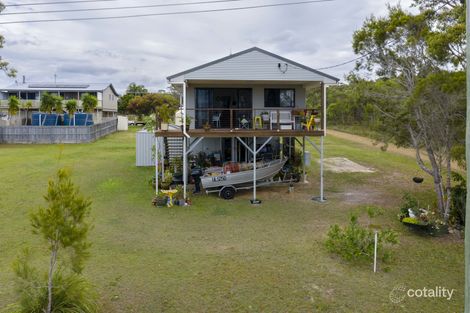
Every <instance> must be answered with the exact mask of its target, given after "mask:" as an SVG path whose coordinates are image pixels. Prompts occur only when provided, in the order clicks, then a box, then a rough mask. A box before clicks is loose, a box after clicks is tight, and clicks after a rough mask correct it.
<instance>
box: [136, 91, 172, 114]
mask: <svg viewBox="0 0 470 313" xmlns="http://www.w3.org/2000/svg"><path fill="white" fill-rule="evenodd" d="M163 104H168V105H169V106H171V107H178V106H179V100H178V99H176V98H175V97H174V96H172V95H171V94H168V93H149V94H146V95H143V96H138V97H135V98H134V99H132V100H131V101H130V103H129V107H128V109H129V112H131V113H133V114H137V115H140V116H141V115H150V114H156V113H157V108H158V107H160V106H162V105H163Z"/></svg>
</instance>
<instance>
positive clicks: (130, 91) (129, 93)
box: [118, 83, 148, 114]
mask: <svg viewBox="0 0 470 313" xmlns="http://www.w3.org/2000/svg"><path fill="white" fill-rule="evenodd" d="M147 93H148V90H147V88H145V87H144V85H137V84H136V83H130V84H129V86H128V87H127V90H126V94H125V95H123V96H122V97H120V98H119V101H118V112H119V113H121V114H126V113H127V112H128V106H129V103H130V102H131V100H132V99H134V98H135V97H137V96H143V95H145V94H147Z"/></svg>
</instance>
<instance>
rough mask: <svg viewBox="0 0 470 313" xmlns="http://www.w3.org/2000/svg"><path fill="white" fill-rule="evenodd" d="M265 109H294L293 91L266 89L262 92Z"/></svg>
mask: <svg viewBox="0 0 470 313" xmlns="http://www.w3.org/2000/svg"><path fill="white" fill-rule="evenodd" d="M264 106H265V107H275V108H277V107H281V108H293V107H295V89H275V88H267V89H265V90H264Z"/></svg>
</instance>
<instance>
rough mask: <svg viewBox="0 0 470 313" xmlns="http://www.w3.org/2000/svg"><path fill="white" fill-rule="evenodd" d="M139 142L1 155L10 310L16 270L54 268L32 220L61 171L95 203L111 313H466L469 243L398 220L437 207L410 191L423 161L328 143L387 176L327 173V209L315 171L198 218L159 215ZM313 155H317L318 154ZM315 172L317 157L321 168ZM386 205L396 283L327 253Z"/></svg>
mask: <svg viewBox="0 0 470 313" xmlns="http://www.w3.org/2000/svg"><path fill="white" fill-rule="evenodd" d="M134 136H135V135H134V133H133V132H131V131H130V132H126V133H118V134H113V135H111V136H108V137H106V138H104V139H101V140H99V141H98V142H95V143H92V144H82V145H63V146H59V145H2V146H0V162H1V163H0V173H1V180H0V190H1V192H0V308H3V307H5V306H6V305H8V304H10V303H12V302H14V300H15V298H14V285H13V283H12V281H13V278H14V277H13V274H12V271H11V262H12V261H13V259H14V258H15V255H16V254H17V253H18V252H19V251H20V249H21V247H22V246H24V245H32V246H33V252H34V253H35V255H36V256H37V260H36V263H38V264H40V263H45V262H46V259H45V258H43V257H44V256H45V251H44V250H43V248H42V246H40V245H39V243H40V239H39V238H37V237H36V236H34V235H32V233H31V227H30V226H29V220H28V212H30V211H31V210H32V209H34V208H36V207H37V206H39V205H43V204H44V201H43V198H42V195H43V194H44V193H45V190H46V183H47V180H48V178H50V177H51V176H52V175H53V174H54V173H55V171H56V169H58V168H59V167H62V166H68V167H70V168H72V170H73V173H74V176H73V178H74V181H75V182H76V183H77V184H78V185H79V186H80V188H81V190H82V191H83V192H84V193H85V194H86V195H88V196H90V197H92V199H93V211H92V219H93V223H94V225H95V227H94V229H93V231H92V232H91V234H90V240H91V241H92V243H93V247H92V249H91V254H92V256H91V258H90V259H89V261H88V263H87V267H86V270H85V275H86V277H87V278H88V279H89V280H90V281H92V282H93V283H94V284H95V285H96V287H97V289H98V291H99V293H100V297H101V304H102V306H103V312H461V311H462V310H463V286H464V255H463V251H464V249H463V242H462V241H461V240H460V239H456V238H455V237H454V236H452V235H450V236H448V237H444V238H428V237H420V236H417V235H415V234H412V233H410V232H409V231H408V230H407V229H406V228H405V227H404V226H402V225H401V224H400V223H399V222H398V221H397V219H396V216H397V213H398V210H397V208H396V207H397V205H398V203H399V202H400V198H401V196H402V195H403V193H404V192H405V191H412V192H415V193H417V194H419V196H420V198H421V199H422V201H425V200H426V199H427V200H428V201H432V188H431V185H430V179H429V178H427V177H426V180H425V183H424V184H423V185H422V186H417V185H413V183H412V181H411V178H412V176H414V175H415V174H416V173H417V166H416V165H415V164H414V161H413V159H411V158H407V157H404V156H400V155H393V154H390V153H385V152H381V151H377V150H371V149H369V148H367V147H366V146H363V145H360V144H355V143H351V142H348V141H343V140H339V139H335V138H333V137H331V136H329V137H327V138H326V139H325V143H326V146H325V148H326V155H327V157H331V156H344V157H347V158H349V159H351V160H353V161H355V162H358V163H360V164H363V165H367V166H371V167H374V168H375V169H377V173H374V174H333V173H330V172H326V177H325V179H326V180H325V183H326V196H327V198H328V201H327V202H326V203H325V204H319V203H316V202H313V201H311V200H310V198H311V196H313V195H318V173H319V167H318V165H317V163H316V162H312V166H311V167H310V168H309V181H310V184H308V185H303V184H299V185H297V186H296V187H295V191H294V193H292V194H289V193H287V187H274V188H263V189H261V188H260V189H259V195H258V197H259V198H260V199H262V200H263V203H262V205H260V206H251V205H250V204H249V201H248V200H249V199H250V196H251V193H250V192H249V191H247V192H243V193H241V194H239V195H237V197H236V198H235V199H234V200H232V201H224V200H221V199H218V198H217V197H216V196H214V195H210V196H205V195H204V196H198V197H195V198H194V205H193V206H191V207H174V208H155V207H153V206H152V205H151V199H152V196H153V191H152V188H151V187H150V186H149V185H148V180H149V178H150V177H151V175H152V171H153V169H152V168H137V167H135V147H134V145H135V142H134ZM312 156H313V157H315V156H316V155H315V152H314V151H313V150H312ZM313 160H315V158H313ZM364 205H380V206H383V207H384V208H385V214H384V215H383V216H381V217H379V218H377V220H376V221H375V222H374V224H381V225H383V226H389V227H392V228H394V229H395V230H396V231H397V232H399V234H400V241H401V242H400V245H399V247H398V248H397V249H396V251H395V252H396V253H395V256H396V258H395V261H394V263H393V264H392V265H391V266H390V270H389V271H388V272H386V271H384V268H383V266H381V264H379V268H380V271H379V272H378V273H376V274H374V273H372V270H371V265H351V264H349V263H346V262H344V261H342V260H341V259H339V258H338V257H336V256H334V255H331V254H329V253H328V252H327V251H326V250H325V248H324V246H323V242H324V239H325V234H326V232H327V231H328V228H329V226H330V225H331V224H334V223H339V224H346V223H347V222H348V216H349V214H350V213H351V212H352V211H355V210H357V209H358V207H360V206H364ZM398 284H405V285H406V286H408V287H410V288H423V287H426V288H433V287H435V286H442V287H446V288H450V289H456V292H455V293H454V296H453V298H452V300H450V301H447V300H445V299H429V298H428V299H424V298H422V299H416V298H407V299H405V300H404V301H403V302H402V303H401V304H399V305H395V304H392V303H391V301H390V300H389V293H390V291H391V290H392V289H393V287H395V286H396V285H398Z"/></svg>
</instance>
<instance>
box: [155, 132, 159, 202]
mask: <svg viewBox="0 0 470 313" xmlns="http://www.w3.org/2000/svg"><path fill="white" fill-rule="evenodd" d="M155 195H158V137H157V136H155Z"/></svg>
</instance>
